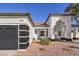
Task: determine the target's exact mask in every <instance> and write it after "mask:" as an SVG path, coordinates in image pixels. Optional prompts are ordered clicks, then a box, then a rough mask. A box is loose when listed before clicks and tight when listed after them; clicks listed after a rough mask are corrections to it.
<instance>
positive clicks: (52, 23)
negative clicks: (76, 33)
mask: <svg viewBox="0 0 79 59" xmlns="http://www.w3.org/2000/svg"><path fill="white" fill-rule="evenodd" d="M59 20H61V21H63V22H64V23H65V25H66V32H65V33H66V35H65V37H66V38H71V34H70V32H71V16H53V15H52V16H50V18H49V20H48V21H47V24H48V25H49V28H48V37H49V38H51V39H54V38H55V34H54V31H53V28H54V26H55V25H56V22H57V21H59Z"/></svg>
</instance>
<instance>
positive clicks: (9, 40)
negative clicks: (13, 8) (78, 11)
mask: <svg viewBox="0 0 79 59" xmlns="http://www.w3.org/2000/svg"><path fill="white" fill-rule="evenodd" d="M73 16H75V15H74V14H49V16H48V18H47V20H46V21H45V22H41V23H39V22H38V23H35V22H33V21H32V18H31V16H30V14H29V13H0V50H20V49H25V48H27V47H28V46H29V44H31V43H32V41H33V40H37V39H40V38H43V37H47V38H50V39H52V40H53V39H61V38H62V37H63V38H67V39H71V38H72V37H71V30H72V27H71V20H72V17H73Z"/></svg>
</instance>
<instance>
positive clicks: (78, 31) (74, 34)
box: [71, 25, 79, 39]
mask: <svg viewBox="0 0 79 59" xmlns="http://www.w3.org/2000/svg"><path fill="white" fill-rule="evenodd" d="M71 27H72V30H71V38H72V39H79V25H72V26H71Z"/></svg>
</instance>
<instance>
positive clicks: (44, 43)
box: [40, 38, 51, 45]
mask: <svg viewBox="0 0 79 59" xmlns="http://www.w3.org/2000/svg"><path fill="white" fill-rule="evenodd" d="M50 43H51V41H50V40H49V39H48V38H40V44H42V45H49V44H50Z"/></svg>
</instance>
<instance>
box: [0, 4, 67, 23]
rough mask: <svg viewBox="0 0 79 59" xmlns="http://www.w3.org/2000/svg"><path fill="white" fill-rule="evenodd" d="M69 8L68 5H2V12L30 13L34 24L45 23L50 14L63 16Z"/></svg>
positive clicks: (0, 8) (0, 6)
mask: <svg viewBox="0 0 79 59" xmlns="http://www.w3.org/2000/svg"><path fill="white" fill-rule="evenodd" d="M66 6H68V4H67V3H43V4H42V3H35V4H34V3H24V4H22V3H21V4H17V3H16V4H0V12H4V13H5V12H17V13H21V12H24V13H25V12H28V13H30V14H31V17H32V20H33V21H34V22H44V21H45V20H46V19H47V17H48V15H49V13H52V14H62V13H64V9H65V8H66Z"/></svg>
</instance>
